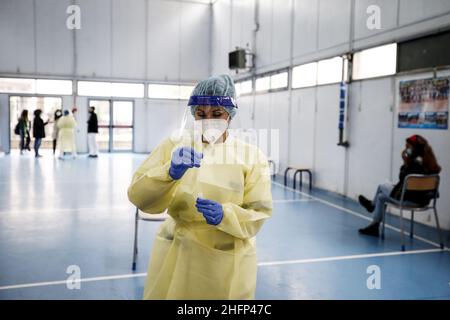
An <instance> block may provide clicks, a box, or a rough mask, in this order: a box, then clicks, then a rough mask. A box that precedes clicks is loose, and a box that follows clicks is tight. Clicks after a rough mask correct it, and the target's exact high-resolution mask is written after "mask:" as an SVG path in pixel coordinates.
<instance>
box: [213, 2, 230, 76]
mask: <svg viewBox="0 0 450 320" xmlns="http://www.w3.org/2000/svg"><path fill="white" fill-rule="evenodd" d="M230 3H231V0H220V1H217V2H216V3H215V4H214V10H213V12H212V39H211V49H212V57H211V67H212V70H211V71H212V74H223V73H228V72H229V71H228V52H229V51H230V50H231V48H232V44H231V31H230V30H231V19H230V17H231V4H230Z"/></svg>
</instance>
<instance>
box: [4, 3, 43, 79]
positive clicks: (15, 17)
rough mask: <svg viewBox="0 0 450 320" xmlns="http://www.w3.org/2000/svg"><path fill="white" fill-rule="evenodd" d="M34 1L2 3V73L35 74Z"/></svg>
mask: <svg viewBox="0 0 450 320" xmlns="http://www.w3.org/2000/svg"><path fill="white" fill-rule="evenodd" d="M33 11H34V10H33V0H23V1H17V0H2V1H0V43H1V54H0V72H9V73H34V72H35V71H36V69H35V54H36V52H35V47H34V13H33Z"/></svg>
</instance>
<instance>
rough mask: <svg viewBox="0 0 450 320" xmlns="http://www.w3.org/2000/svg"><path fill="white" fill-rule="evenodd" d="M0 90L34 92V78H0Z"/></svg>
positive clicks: (6, 91)
mask: <svg viewBox="0 0 450 320" xmlns="http://www.w3.org/2000/svg"><path fill="white" fill-rule="evenodd" d="M0 92H5V93H10V92H11V93H35V92H36V83H35V80H34V79H16V78H0Z"/></svg>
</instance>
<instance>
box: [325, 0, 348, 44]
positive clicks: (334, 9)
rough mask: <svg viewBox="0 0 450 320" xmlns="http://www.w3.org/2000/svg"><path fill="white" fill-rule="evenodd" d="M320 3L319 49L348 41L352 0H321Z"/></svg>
mask: <svg viewBox="0 0 450 320" xmlns="http://www.w3.org/2000/svg"><path fill="white" fill-rule="evenodd" d="M319 4H320V6H319V10H320V12H319V49H326V48H330V47H333V46H336V45H339V44H342V43H347V42H348V41H349V38H350V12H351V10H350V9H351V6H350V4H351V0H321V1H320V2H319Z"/></svg>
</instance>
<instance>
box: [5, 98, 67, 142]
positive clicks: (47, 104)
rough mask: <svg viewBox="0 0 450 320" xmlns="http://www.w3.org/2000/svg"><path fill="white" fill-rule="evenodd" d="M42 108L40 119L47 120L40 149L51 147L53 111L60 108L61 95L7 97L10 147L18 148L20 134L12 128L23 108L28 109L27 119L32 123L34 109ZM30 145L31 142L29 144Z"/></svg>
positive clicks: (31, 134)
mask: <svg viewBox="0 0 450 320" xmlns="http://www.w3.org/2000/svg"><path fill="white" fill-rule="evenodd" d="M36 109H41V110H42V114H41V117H42V120H44V122H47V121H49V124H48V125H46V126H45V138H44V139H42V144H41V149H52V143H53V142H52V140H53V139H52V135H53V129H54V126H53V123H54V122H53V121H54V119H53V118H54V113H55V111H56V110H57V109H60V110H61V109H62V99H61V97H42V96H10V97H9V115H10V117H9V122H10V125H9V128H10V129H9V130H10V148H11V149H19V145H20V136H18V135H16V134H15V133H14V128H15V127H16V124H17V122H18V119H19V117H20V115H21V113H22V111H23V110H28V120H29V121H30V123H33V118H34V111H35V110H36ZM30 136H31V138H32V139H33V133H32V126H30ZM31 146H32V144H31Z"/></svg>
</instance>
